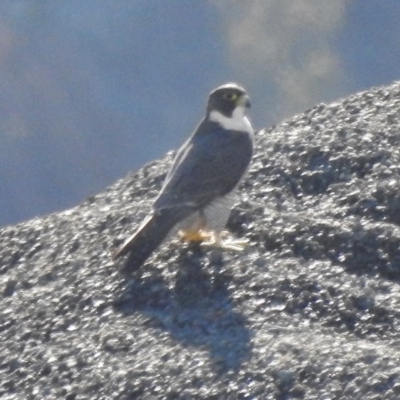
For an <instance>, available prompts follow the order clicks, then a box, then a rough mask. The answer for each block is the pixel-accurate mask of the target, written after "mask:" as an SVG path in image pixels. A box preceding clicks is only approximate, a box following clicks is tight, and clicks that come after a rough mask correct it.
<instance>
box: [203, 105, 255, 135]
mask: <svg viewBox="0 0 400 400" xmlns="http://www.w3.org/2000/svg"><path fill="white" fill-rule="evenodd" d="M244 111H245V108H244V107H243V106H237V107H236V108H235V109H234V110H233V113H232V117H230V118H229V117H226V116H225V115H223V114H221V113H220V112H219V111H216V110H214V111H211V112H210V121H213V122H216V123H217V124H219V125H221V126H222V127H223V128H224V129H227V130H233V131H240V132H248V133H253V128H252V127H251V124H250V121H249V120H248V118H247V117H246V116H245V115H244Z"/></svg>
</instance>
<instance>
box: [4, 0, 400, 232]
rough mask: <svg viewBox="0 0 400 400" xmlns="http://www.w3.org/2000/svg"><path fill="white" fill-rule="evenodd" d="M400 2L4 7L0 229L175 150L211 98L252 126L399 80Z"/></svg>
mask: <svg viewBox="0 0 400 400" xmlns="http://www.w3.org/2000/svg"><path fill="white" fill-rule="evenodd" d="M398 21H400V1H398V0H385V1H382V0H352V1H346V0H335V1H332V0H318V1H315V0H296V1H293V0H246V1H242V0H202V1H193V0H171V1H168V2H167V1H162V0H119V1H115V0H85V1H81V0H68V1H65V0H64V1H62V0H2V1H1V2H0V185H1V196H0V226H5V225H9V224H15V223H17V222H21V221H24V220H27V219H30V218H33V217H35V216H42V215H46V214H48V213H51V212H55V211H61V210H64V209H67V208H71V207H73V206H75V205H77V204H79V203H80V202H82V201H84V200H85V199H86V198H87V197H89V196H91V195H94V194H96V193H98V192H100V191H102V190H104V189H105V188H106V187H107V186H109V185H111V184H112V183H113V182H115V181H116V180H117V179H120V178H123V177H125V176H126V175H127V174H128V173H130V172H133V171H136V170H137V169H139V168H140V167H141V166H143V165H144V164H145V163H147V162H149V161H151V160H154V159H157V158H161V157H163V156H164V155H165V153H166V152H167V151H169V150H171V149H176V148H177V147H179V145H180V144H181V143H182V142H183V141H184V140H185V138H186V137H187V136H188V135H189V134H190V133H191V132H192V130H193V129H194V128H195V127H196V125H197V124H198V122H199V121H200V119H201V118H202V117H203V116H204V112H205V105H206V101H207V97H208V93H209V92H210V91H211V90H212V89H213V88H215V87H216V86H218V85H220V84H223V83H226V82H231V81H235V82H238V83H240V84H241V85H242V86H244V87H245V88H246V90H247V91H248V93H249V95H250V97H251V99H252V104H253V107H252V109H251V115H250V116H251V119H252V121H253V125H254V127H255V128H257V129H260V128H265V127H268V126H271V125H275V124H278V123H279V122H280V121H282V119H284V118H288V117H290V116H292V115H294V114H296V113H300V112H302V111H304V110H306V109H307V108H310V107H312V106H313V105H315V104H317V103H321V102H324V103H327V102H331V101H334V100H337V99H339V98H341V97H345V96H347V95H349V94H351V93H355V92H357V91H361V90H367V89H369V88H370V87H372V86H378V85H385V84H389V83H391V82H393V81H394V80H398V79H400V24H399V23H398Z"/></svg>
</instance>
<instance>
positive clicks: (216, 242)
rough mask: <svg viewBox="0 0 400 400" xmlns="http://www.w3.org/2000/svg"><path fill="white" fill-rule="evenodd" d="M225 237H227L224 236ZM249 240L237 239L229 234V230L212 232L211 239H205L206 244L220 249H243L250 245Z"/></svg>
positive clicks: (204, 243)
mask: <svg viewBox="0 0 400 400" xmlns="http://www.w3.org/2000/svg"><path fill="white" fill-rule="evenodd" d="M224 237H225V238H224ZM248 244H249V243H248V241H247V240H236V239H234V238H233V237H231V236H230V235H229V232H227V231H223V232H220V233H217V232H212V236H211V238H210V240H208V241H204V242H203V243H202V245H204V246H214V247H218V248H220V249H226V250H234V251H243V250H244V249H245V248H246V247H247V246H248Z"/></svg>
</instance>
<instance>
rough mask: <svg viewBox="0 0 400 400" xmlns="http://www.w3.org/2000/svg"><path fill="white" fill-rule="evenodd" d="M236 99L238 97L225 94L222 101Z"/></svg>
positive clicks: (232, 94) (233, 94)
mask: <svg viewBox="0 0 400 400" xmlns="http://www.w3.org/2000/svg"><path fill="white" fill-rule="evenodd" d="M237 97H238V96H237V94H236V93H225V94H224V99H225V100H229V101H232V100H236V99H237Z"/></svg>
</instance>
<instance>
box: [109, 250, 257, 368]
mask: <svg viewBox="0 0 400 400" xmlns="http://www.w3.org/2000/svg"><path fill="white" fill-rule="evenodd" d="M213 255H214V256H215V253H214V254H213V253H211V254H207V251H206V250H204V249H201V248H199V247H188V248H186V249H180V250H179V256H178V257H177V258H176V262H173V263H171V261H169V263H168V264H169V265H172V267H173V268H176V271H177V272H176V276H175V283H174V284H173V285H170V286H171V287H168V286H167V283H166V281H165V280H164V279H163V277H162V273H161V269H157V270H156V271H154V274H153V273H152V274H151V275H150V276H148V275H147V276H145V277H140V276H137V278H136V277H131V278H128V279H126V280H125V281H124V282H123V284H122V287H121V291H120V292H119V293H117V294H116V299H115V305H114V307H115V309H116V310H117V311H118V312H121V313H123V314H124V315H133V314H135V313H142V314H145V315H146V316H148V317H150V324H151V327H152V328H155V327H156V328H157V329H160V330H163V331H166V332H168V333H169V334H170V335H171V337H173V338H174V339H175V340H177V341H179V342H180V343H182V344H183V345H185V346H193V347H197V348H200V349H202V350H206V351H208V352H209V354H210V359H211V362H212V367H213V369H214V370H215V371H216V372H217V373H218V374H225V373H227V372H229V371H237V370H238V369H240V366H241V365H242V363H243V362H244V361H246V360H247V359H248V358H249V357H250V354H251V330H250V328H249V324H248V322H247V320H246V318H245V317H244V316H243V315H242V314H241V313H240V312H239V311H238V310H237V309H235V305H234V302H233V300H232V298H231V295H230V290H229V282H230V279H231V277H230V276H229V273H228V271H227V269H226V268H224V265H225V262H224V261H223V259H222V257H221V256H218V255H217V257H213Z"/></svg>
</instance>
